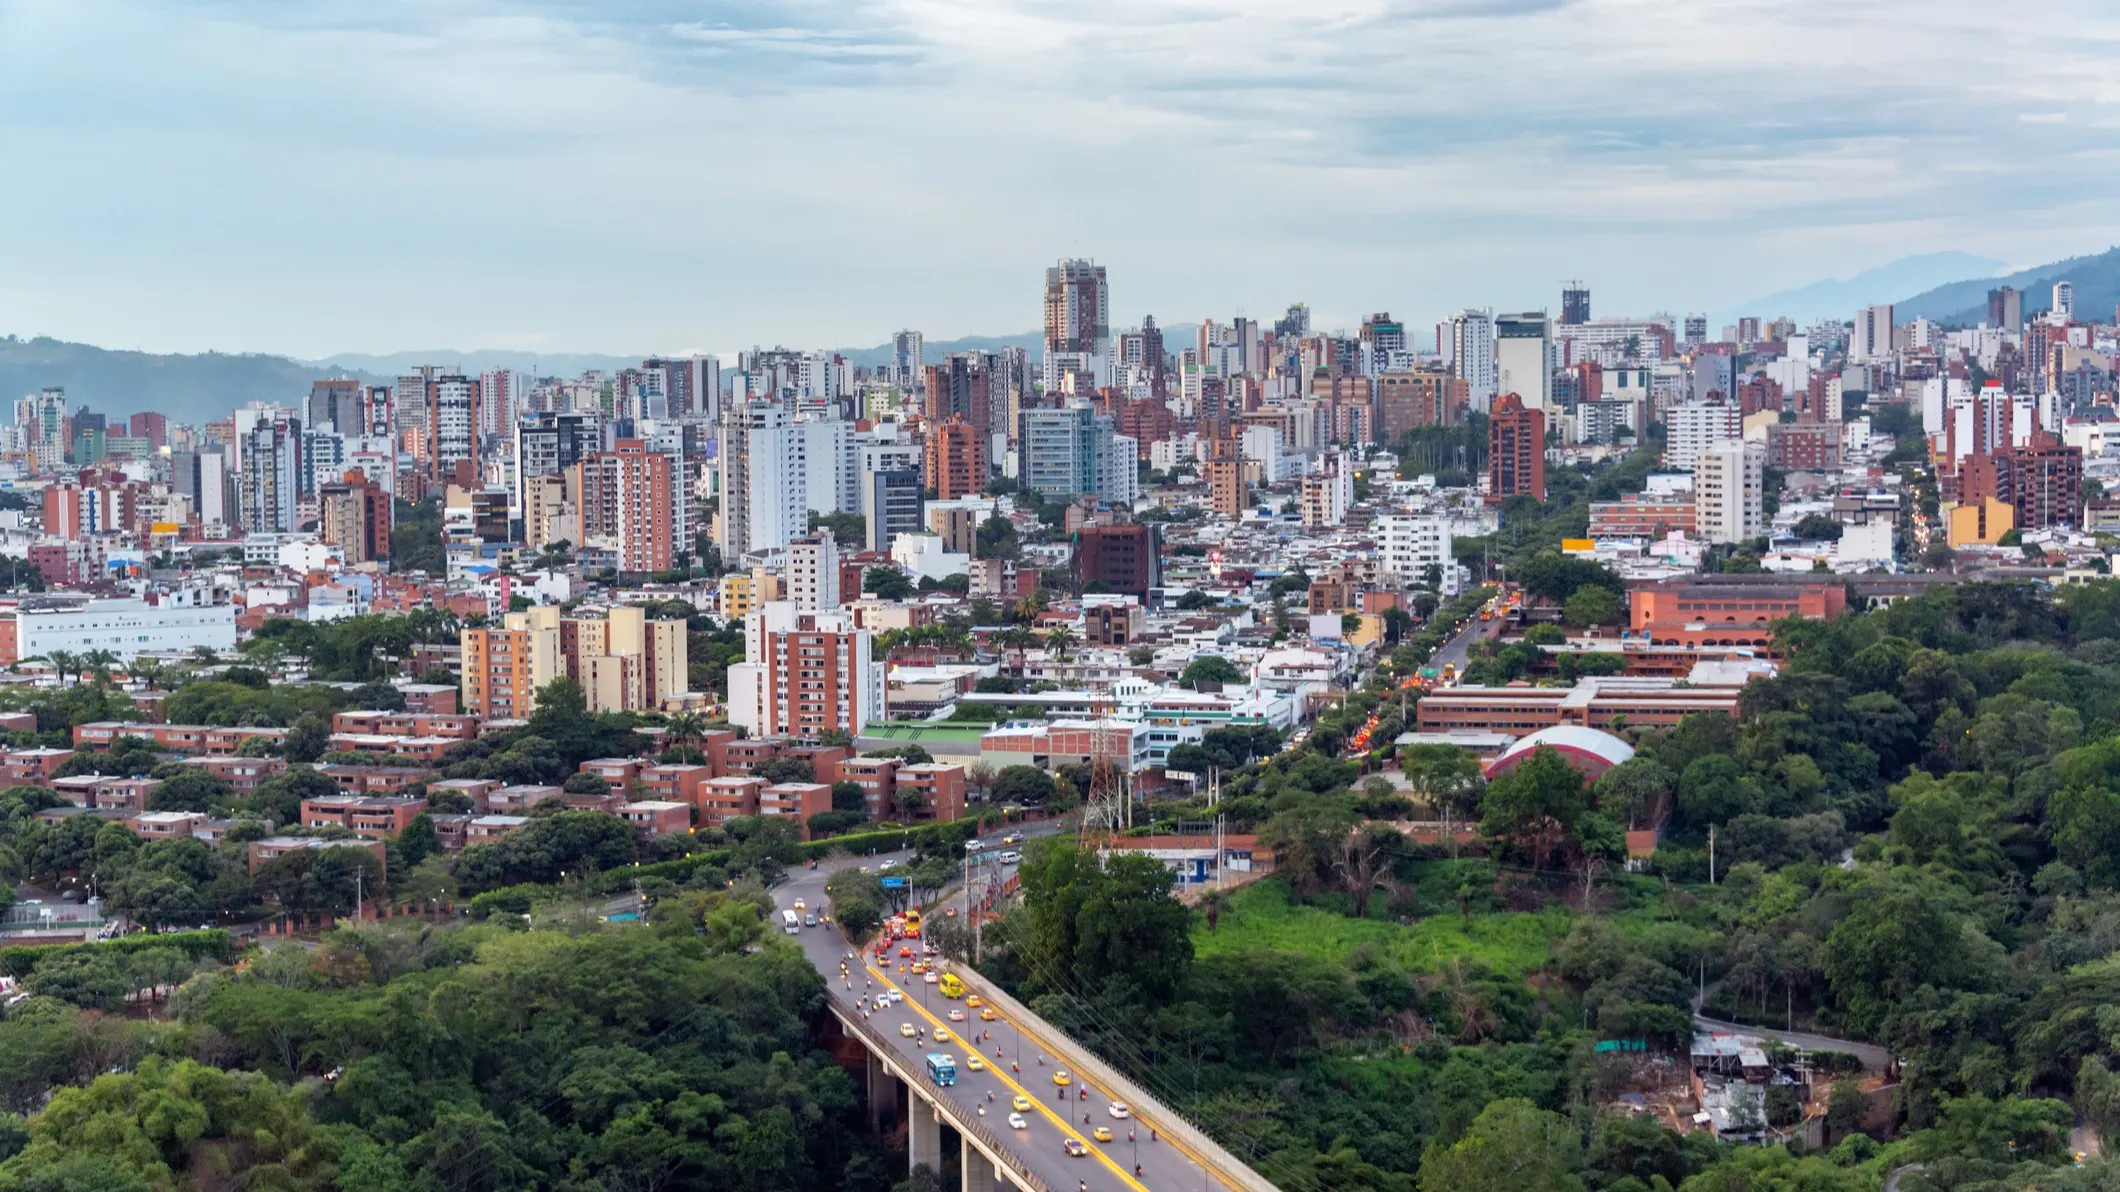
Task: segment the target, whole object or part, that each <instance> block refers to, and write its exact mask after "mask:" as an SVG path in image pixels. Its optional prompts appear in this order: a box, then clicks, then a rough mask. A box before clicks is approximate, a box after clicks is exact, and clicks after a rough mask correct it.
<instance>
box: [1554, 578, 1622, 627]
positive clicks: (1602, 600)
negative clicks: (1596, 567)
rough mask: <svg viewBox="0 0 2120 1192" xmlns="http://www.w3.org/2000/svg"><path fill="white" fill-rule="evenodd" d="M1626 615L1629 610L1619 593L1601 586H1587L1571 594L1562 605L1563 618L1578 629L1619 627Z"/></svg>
mask: <svg viewBox="0 0 2120 1192" xmlns="http://www.w3.org/2000/svg"><path fill="white" fill-rule="evenodd" d="M1626 614H1627V608H1626V605H1625V604H1624V603H1622V602H1621V600H1620V598H1619V593H1618V592H1616V591H1614V590H1613V589H1611V588H1607V587H1605V586H1603V585H1601V584H1585V585H1583V586H1582V587H1580V588H1577V589H1576V590H1575V591H1574V592H1572V593H1570V594H1569V596H1568V599H1567V600H1566V601H1564V602H1562V604H1561V618H1562V619H1563V620H1565V621H1567V622H1568V623H1569V624H1570V625H1574V626H1577V627H1578V628H1581V627H1587V626H1590V625H1617V624H1619V623H1620V621H1622V620H1624V619H1625V617H1626Z"/></svg>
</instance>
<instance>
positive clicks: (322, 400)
mask: <svg viewBox="0 0 2120 1192" xmlns="http://www.w3.org/2000/svg"><path fill="white" fill-rule="evenodd" d="M362 414H363V411H362V396H361V383H360V382H359V381H355V380H352V379H350V378H346V377H333V378H331V379H330V380H328V381H312V382H310V384H309V419H308V423H307V425H308V427H309V429H310V430H312V431H315V432H317V433H319V434H333V435H360V434H365V433H367V429H368V428H367V427H366V426H365V425H363V422H362Z"/></svg>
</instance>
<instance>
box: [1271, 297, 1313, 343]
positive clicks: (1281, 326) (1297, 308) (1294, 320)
mask: <svg viewBox="0 0 2120 1192" xmlns="http://www.w3.org/2000/svg"><path fill="white" fill-rule="evenodd" d="M1309 336H1310V308H1309V307H1308V306H1305V305H1303V304H1302V303H1300V302H1296V303H1292V304H1290V305H1289V307H1288V313H1287V314H1285V315H1282V316H1281V317H1280V318H1278V319H1275V320H1274V324H1273V337H1274V338H1275V339H1278V340H1290V339H1307V338H1308V337H1309Z"/></svg>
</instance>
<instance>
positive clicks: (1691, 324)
mask: <svg viewBox="0 0 2120 1192" xmlns="http://www.w3.org/2000/svg"><path fill="white" fill-rule="evenodd" d="M1686 342H1687V343H1689V344H1704V343H1707V342H1708V316H1706V315H1687V316H1686Z"/></svg>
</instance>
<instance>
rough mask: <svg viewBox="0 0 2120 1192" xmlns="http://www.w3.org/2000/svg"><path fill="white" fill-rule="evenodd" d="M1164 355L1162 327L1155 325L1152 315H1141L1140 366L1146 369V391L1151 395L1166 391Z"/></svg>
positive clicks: (1161, 393) (1159, 395)
mask: <svg viewBox="0 0 2120 1192" xmlns="http://www.w3.org/2000/svg"><path fill="white" fill-rule="evenodd" d="M1166 362H1167V361H1166V357H1165V355H1164V352H1163V329H1162V328H1161V327H1158V326H1156V318H1155V316H1154V315H1142V316H1141V367H1143V368H1145V369H1147V370H1148V392H1149V396H1151V397H1162V396H1163V395H1164V394H1165V393H1166V392H1168V385H1169V378H1168V377H1166V376H1165V375H1164V366H1165V364H1166Z"/></svg>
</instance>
